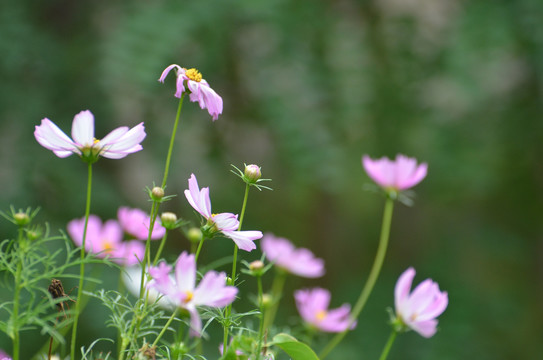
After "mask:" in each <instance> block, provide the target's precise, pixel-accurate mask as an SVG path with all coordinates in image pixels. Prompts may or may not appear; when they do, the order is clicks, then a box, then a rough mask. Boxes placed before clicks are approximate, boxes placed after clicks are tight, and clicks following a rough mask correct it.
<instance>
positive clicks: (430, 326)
mask: <svg viewBox="0 0 543 360" xmlns="http://www.w3.org/2000/svg"><path fill="white" fill-rule="evenodd" d="M408 325H409V327H410V328H412V329H413V330H415V331H416V332H418V333H419V334H420V335H422V336H424V337H425V338H431V337H432V336H434V335H435V333H436V331H437V320H435V319H431V320H426V321H416V322H410V323H409V324H408Z"/></svg>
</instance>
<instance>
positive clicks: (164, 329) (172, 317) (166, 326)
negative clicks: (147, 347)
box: [151, 309, 179, 347]
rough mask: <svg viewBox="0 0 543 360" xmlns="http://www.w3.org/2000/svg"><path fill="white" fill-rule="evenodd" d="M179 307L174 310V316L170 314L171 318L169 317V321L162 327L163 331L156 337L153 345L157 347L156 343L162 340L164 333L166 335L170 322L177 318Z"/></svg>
mask: <svg viewBox="0 0 543 360" xmlns="http://www.w3.org/2000/svg"><path fill="white" fill-rule="evenodd" d="M178 310H179V309H175V311H174V312H173V314H172V316H170V318H169V319H168V322H167V323H166V325H164V328H163V329H162V331H161V332H160V334H158V336H157V338H156V339H155V342H154V343H153V345H151V347H155V346H156V344H157V343H158V340H160V338H161V337H162V335H164V333H165V332H166V330H167V329H168V326H170V324H171V323H172V321H173V319H174V318H175V315H177V311H178Z"/></svg>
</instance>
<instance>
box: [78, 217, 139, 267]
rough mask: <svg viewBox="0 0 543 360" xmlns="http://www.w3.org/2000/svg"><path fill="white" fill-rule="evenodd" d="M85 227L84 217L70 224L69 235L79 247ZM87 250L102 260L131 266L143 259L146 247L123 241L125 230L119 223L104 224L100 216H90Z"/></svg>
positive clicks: (110, 221)
mask: <svg viewBox="0 0 543 360" xmlns="http://www.w3.org/2000/svg"><path fill="white" fill-rule="evenodd" d="M84 227H85V218H84V217H83V218H81V219H75V220H72V221H70V222H69V223H68V234H69V235H70V237H71V238H72V240H73V241H74V243H75V244H76V245H77V246H81V244H83V229H84ZM85 250H86V251H87V252H92V253H95V254H98V256H99V257H101V258H105V257H106V256H109V257H110V258H111V260H113V261H115V262H116V263H118V264H121V265H125V266H130V265H135V264H137V263H138V262H139V260H141V259H143V256H144V253H145V246H144V244H143V243H142V242H141V241H136V240H133V241H123V229H122V228H121V226H120V225H119V223H118V222H117V221H115V220H108V221H106V222H105V223H103V224H102V220H100V218H99V217H98V216H96V215H90V216H89V223H88V225H87V236H86V240H85Z"/></svg>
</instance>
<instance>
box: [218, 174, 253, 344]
mask: <svg viewBox="0 0 543 360" xmlns="http://www.w3.org/2000/svg"><path fill="white" fill-rule="evenodd" d="M249 187H250V186H249V184H245V195H244V196H243V205H242V206H241V214H240V215H239V225H238V231H239V230H241V225H242V224H243V217H244V216H245V209H246V207H247V199H249ZM237 263H238V246H237V245H236V244H234V259H233V260H232V285H235V283H236V265H237ZM231 313H232V304H231V303H230V305H228V306H227V307H226V314H225V315H226V317H230V314H231ZM228 331H229V330H228V326H226V325H225V326H224V344H223V354H226V348H227V347H228V342H227V341H228Z"/></svg>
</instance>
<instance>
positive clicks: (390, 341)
mask: <svg viewBox="0 0 543 360" xmlns="http://www.w3.org/2000/svg"><path fill="white" fill-rule="evenodd" d="M396 335H398V333H397V332H396V330H392V333H391V334H390V337H389V338H388V341H387V343H386V345H385V348H384V349H383V352H382V353H381V357H380V358H379V360H386V358H387V356H388V352H389V351H390V348H391V347H392V344H393V343H394V340H395V339H396Z"/></svg>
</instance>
